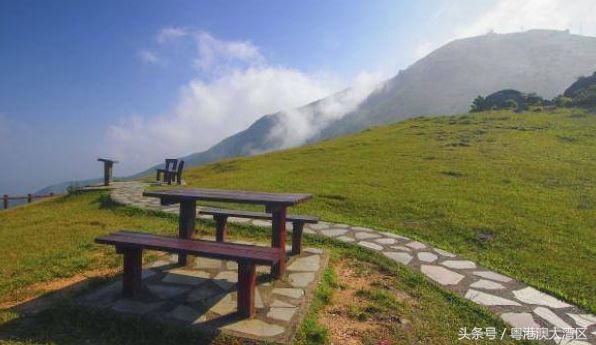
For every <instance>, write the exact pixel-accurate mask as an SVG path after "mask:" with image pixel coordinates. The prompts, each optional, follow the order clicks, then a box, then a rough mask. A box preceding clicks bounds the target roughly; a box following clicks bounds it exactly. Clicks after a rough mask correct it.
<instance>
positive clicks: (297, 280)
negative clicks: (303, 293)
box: [288, 272, 315, 287]
mask: <svg viewBox="0 0 596 345" xmlns="http://www.w3.org/2000/svg"><path fill="white" fill-rule="evenodd" d="M314 279H315V274H314V273H313V272H300V273H290V275H289V276H288V282H289V283H290V285H292V286H293V287H306V286H308V284H310V283H312V281H313V280H314Z"/></svg>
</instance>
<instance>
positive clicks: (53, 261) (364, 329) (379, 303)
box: [0, 192, 525, 345]
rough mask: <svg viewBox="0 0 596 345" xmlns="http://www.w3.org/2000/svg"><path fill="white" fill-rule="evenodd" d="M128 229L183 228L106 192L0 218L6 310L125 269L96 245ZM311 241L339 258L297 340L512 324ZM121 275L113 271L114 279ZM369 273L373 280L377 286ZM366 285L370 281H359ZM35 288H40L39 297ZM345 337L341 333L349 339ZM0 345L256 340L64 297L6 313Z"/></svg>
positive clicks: (254, 231) (422, 334)
mask: <svg viewBox="0 0 596 345" xmlns="http://www.w3.org/2000/svg"><path fill="white" fill-rule="evenodd" d="M198 227H199V228H202V229H205V228H207V229H208V230H209V231H208V233H210V234H212V233H213V227H212V224H211V223H210V222H205V221H199V224H198ZM120 228H135V229H141V230H143V231H151V232H160V233H169V234H175V233H176V228H177V222H176V217H175V216H173V215H165V214H158V213H155V212H145V211H140V210H136V209H131V208H128V207H122V206H118V205H114V204H112V203H111V202H110V201H109V199H108V198H107V195H106V194H104V193H101V192H93V193H85V194H75V195H70V196H68V197H64V198H58V199H54V200H48V201H46V202H42V203H36V204H32V205H29V206H26V207H21V208H15V209H11V210H8V211H2V212H0V244H1V245H2V248H3V250H4V255H2V256H0V296H2V298H1V299H0V303H3V302H7V301H8V302H12V301H15V300H17V299H21V300H22V298H23V297H26V296H24V295H25V294H27V295H30V296H35V295H36V294H39V293H40V292H42V291H43V290H44V289H43V286H42V285H44V284H45V285H46V286H45V287H46V288H50V287H51V286H53V282H54V283H55V282H56V281H57V280H58V279H60V278H68V277H72V276H73V275H75V274H80V273H82V274H84V275H88V274H89V272H90V271H91V270H94V269H106V268H108V267H111V268H118V269H119V268H120V265H121V264H120V258H118V256H117V255H116V254H115V253H114V249H113V248H111V247H108V246H100V245H95V244H94V243H93V239H94V238H95V237H96V236H98V235H100V234H105V233H108V232H111V231H114V230H116V229H120ZM202 233H204V232H202ZM269 233H270V231H268V230H266V229H263V228H257V227H250V226H246V225H244V226H243V225H232V231H231V233H230V235H231V238H235V239H244V240H258V241H261V242H265V243H266V242H267V241H268V240H269V236H270V235H269ZM305 240H306V244H307V245H309V246H313V245H314V246H319V247H326V249H327V250H329V252H330V255H331V261H330V264H329V266H328V269H327V271H326V273H325V279H324V280H323V283H322V284H321V286H320V287H319V289H318V292H317V295H316V296H317V297H316V299H315V302H314V305H313V307H312V308H311V311H310V313H309V314H308V316H307V318H306V320H305V322H304V324H303V325H302V327H301V328H300V331H299V332H298V334H297V338H296V341H295V342H294V343H295V344H297V345H307V344H327V343H329V342H328V341H329V340H330V339H329V338H330V337H331V338H332V336H333V334H328V333H332V332H330V331H328V330H327V329H326V327H325V326H326V325H327V324H328V322H329V321H328V320H329V319H332V320H334V321H333V322H337V321H336V320H337V319H338V317H341V320H342V322H343V323H345V325H346V326H345V327H352V326H354V325H355V326H354V327H356V328H357V329H358V331H357V332H354V330H352V329H350V330H349V334H350V337H352V339H356V340H355V342H354V343H362V344H379V343H381V341H385V342H388V343H391V344H412V343H416V342H420V343H425V344H454V343H456V342H458V341H457V338H458V330H459V327H463V326H467V327H482V328H484V327H497V329H498V330H499V331H498V332H499V334H500V333H501V331H502V330H503V328H504V327H505V324H504V323H503V322H502V321H500V320H499V319H498V318H496V316H494V315H492V314H491V313H489V312H487V311H485V310H483V309H482V308H480V307H479V306H477V305H475V304H474V303H472V302H470V301H467V300H464V299H463V298H460V297H457V296H454V295H453V294H452V293H450V292H446V291H445V290H443V289H442V288H440V287H438V286H437V284H434V283H432V282H429V280H427V279H425V278H424V276H423V275H422V274H420V273H417V272H412V271H410V270H408V269H406V268H404V267H403V266H400V265H397V264H396V263H394V262H393V261H391V260H390V259H388V258H386V257H384V256H382V255H381V254H378V253H371V252H369V251H366V250H364V249H362V248H359V247H357V246H350V245H346V244H343V243H339V242H335V241H332V240H330V239H321V238H312V237H308V236H307V238H306V239H305ZM150 253H151V254H149V255H155V254H154V252H150ZM114 271H115V270H112V271H111V272H109V273H108V274H107V276H108V279H109V277H110V276H113V274H114V273H115V272H114ZM346 272H348V273H349V274H346ZM371 275H374V277H375V279H374V280H370V279H369V277H371ZM89 280H90V281H91V283H98V282H99V281H98V280H97V279H89ZM102 280H103V281H104V282H105V279H100V281H102ZM360 280H365V281H367V284H353V282H354V281H356V282H359V281H360ZM32 286H33V287H35V286H38V288H39V289H38V291H35V289H32ZM348 294H349V295H350V296H353V297H350V299H349V301H351V302H353V303H350V304H349V305H348V306H346V303H345V301H346V299H345V296H346V295H348ZM338 312H341V315H338ZM395 320H399V321H397V322H396V321H395ZM334 329H337V327H334ZM340 330H342V331H343V329H340ZM347 332H348V331H347V330H346V331H344V332H342V333H341V334H340V335H341V337H342V340H345V335H346V333H347ZM332 339H333V338H332ZM334 343H337V341H334ZM476 343H477V344H489V343H491V341H490V340H484V341H482V340H481V341H479V342H475V344H476ZM503 343H504V344H514V343H515V344H519V343H520V342H518V341H514V340H507V341H504V342H503ZM0 344H15V345H16V344H23V345H24V344H27V345H31V344H144V345H146V344H160V345H162V344H213V345H231V344H257V343H255V342H252V341H246V342H242V341H240V340H238V339H235V338H232V337H229V336H223V335H219V336H217V337H215V338H213V337H212V336H209V335H203V334H200V333H197V332H194V331H192V330H190V329H186V328H182V327H175V325H163V324H156V323H154V322H150V321H149V320H146V319H139V318H125V317H123V316H122V315H117V314H115V313H110V312H108V311H106V310H90V309H87V308H83V307H81V306H77V305H75V304H73V303H69V302H68V300H66V301H60V302H58V303H56V304H54V305H52V306H50V308H49V309H47V310H45V311H44V312H42V313H40V314H38V315H32V316H31V315H26V314H25V315H18V313H14V312H12V311H9V310H2V309H0ZM258 344H260V343H258ZM522 344H525V343H522Z"/></svg>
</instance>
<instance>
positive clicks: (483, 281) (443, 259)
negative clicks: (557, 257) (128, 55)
mask: <svg viewBox="0 0 596 345" xmlns="http://www.w3.org/2000/svg"><path fill="white" fill-rule="evenodd" d="M147 186H149V184H145V183H141V182H120V183H114V188H113V190H112V199H113V200H114V201H116V202H118V203H121V204H125V205H131V206H135V207H140V208H146V209H152V210H160V211H164V212H170V213H178V206H177V205H168V206H162V205H160V203H159V200H158V199H155V198H145V197H143V196H142V192H143V189H145V188H146V187H147ZM199 218H203V219H211V217H210V216H203V215H200V216H199ZM229 221H230V222H237V223H246V224H252V225H255V226H263V227H265V226H271V222H269V221H263V220H250V219H241V218H230V219H229ZM288 229H291V226H289V227H288ZM304 233H307V234H314V235H321V236H325V237H330V238H334V239H336V240H339V241H343V242H347V243H352V244H355V245H359V246H362V247H364V248H367V249H370V250H373V251H377V252H380V253H382V254H383V255H385V256H387V257H388V258H390V259H392V260H394V261H395V262H398V263H400V264H403V265H406V266H408V267H410V268H411V269H413V270H415V271H419V272H422V273H423V274H424V275H426V276H427V277H428V278H430V279H432V280H434V281H435V282H437V283H438V284H439V285H441V286H443V287H445V288H447V289H449V290H451V291H454V292H455V293H457V294H459V295H461V296H463V297H464V298H466V299H468V300H470V301H473V302H475V303H477V304H479V305H482V306H484V307H485V308H487V309H489V310H491V311H492V312H494V313H496V314H497V315H499V316H500V317H501V319H503V320H504V321H505V322H507V323H508V324H510V325H511V326H512V327H513V328H517V329H520V330H519V331H520V332H522V329H524V328H526V329H529V328H531V329H540V328H547V329H550V330H553V329H555V328H556V329H559V330H560V332H559V333H558V334H559V335H563V334H564V330H566V329H567V330H569V329H579V331H580V332H581V331H583V332H584V333H585V335H586V337H587V339H584V340H568V339H563V338H558V337H556V338H555V339H554V340H555V342H556V343H557V344H570V345H571V344H575V345H583V344H593V345H596V315H592V314H590V313H587V312H585V311H583V310H581V309H579V308H578V307H577V306H574V305H570V304H568V303H565V302H563V301H561V300H559V299H557V298H555V297H553V296H551V295H548V294H546V293H543V292H541V291H538V290H537V289H534V288H532V287H530V286H528V285H526V284H524V283H522V282H520V281H517V280H515V279H513V278H510V277H507V276H504V275H502V274H499V273H496V272H493V271H491V270H488V269H485V268H483V267H481V266H479V265H478V264H477V263H475V262H472V261H470V260H466V259H464V258H462V257H460V256H458V255H456V254H453V253H450V252H447V251H444V250H442V249H440V248H435V247H433V246H431V245H429V244H426V243H422V242H419V241H415V240H412V239H409V238H407V237H404V236H400V235H396V234H393V233H389V232H380V231H376V230H373V229H369V228H363V227H358V226H351V225H348V224H336V223H328V222H320V223H319V224H306V225H305V227H304ZM464 326H467V327H468V328H470V329H471V328H473V327H475V325H462V327H464ZM512 331H513V330H512ZM551 335H552V332H551Z"/></svg>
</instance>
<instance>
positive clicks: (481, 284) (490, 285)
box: [470, 279, 505, 290]
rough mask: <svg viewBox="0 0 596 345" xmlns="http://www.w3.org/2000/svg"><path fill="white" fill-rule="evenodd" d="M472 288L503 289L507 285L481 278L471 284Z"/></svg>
mask: <svg viewBox="0 0 596 345" xmlns="http://www.w3.org/2000/svg"><path fill="white" fill-rule="evenodd" d="M470 287H471V288H474V289H484V290H503V289H505V287H504V286H503V285H502V284H499V283H495V282H493V281H490V280H486V279H480V280H478V281H476V282H474V283H472V284H470Z"/></svg>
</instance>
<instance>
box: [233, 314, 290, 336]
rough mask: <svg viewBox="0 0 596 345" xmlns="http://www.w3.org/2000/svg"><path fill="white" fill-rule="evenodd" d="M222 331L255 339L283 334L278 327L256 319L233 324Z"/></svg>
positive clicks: (282, 329)
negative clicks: (246, 335) (250, 336)
mask: <svg viewBox="0 0 596 345" xmlns="http://www.w3.org/2000/svg"><path fill="white" fill-rule="evenodd" d="M223 329H225V330H228V331H232V332H237V333H241V334H249V335H252V336H255V337H264V338H269V337H274V336H276V335H280V334H282V333H283V332H285V328H284V327H281V326H279V325H275V324H271V323H267V322H264V321H261V320H258V319H249V320H242V321H238V322H235V323H233V324H230V325H227V326H224V327H223Z"/></svg>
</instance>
